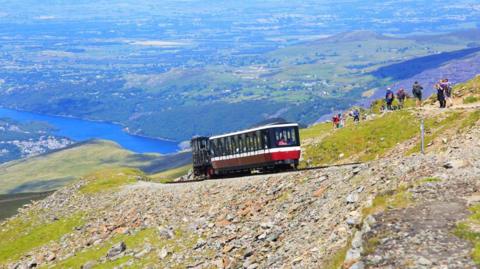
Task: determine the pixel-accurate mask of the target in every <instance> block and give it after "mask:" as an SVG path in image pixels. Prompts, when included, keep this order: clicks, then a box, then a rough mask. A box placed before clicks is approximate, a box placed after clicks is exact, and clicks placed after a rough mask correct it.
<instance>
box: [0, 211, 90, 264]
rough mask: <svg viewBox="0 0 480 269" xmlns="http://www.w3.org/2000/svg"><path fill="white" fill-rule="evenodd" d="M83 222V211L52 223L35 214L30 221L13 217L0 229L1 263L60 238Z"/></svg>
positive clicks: (15, 258)
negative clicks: (42, 220) (40, 218)
mask: <svg viewBox="0 0 480 269" xmlns="http://www.w3.org/2000/svg"><path fill="white" fill-rule="evenodd" d="M83 223H84V220H83V214H82V213H77V214H75V215H73V216H70V217H66V218H60V219H59V220H57V221H53V222H50V223H42V222H41V221H39V220H38V218H37V217H36V216H35V215H31V216H30V218H29V219H28V221H26V220H23V219H18V218H17V219H12V220H11V221H9V222H8V223H7V224H6V228H3V229H2V230H0V238H1V239H2V240H0V265H1V264H4V263H6V262H8V261H13V260H17V259H19V258H20V257H21V256H22V255H24V254H25V253H27V252H28V251H30V250H32V249H34V248H37V247H40V246H43V245H45V244H48V243H49V242H52V241H58V240H60V238H61V237H62V236H63V235H65V234H68V233H70V232H72V230H73V229H74V228H75V227H77V226H80V225H82V224H83ZM0 267H1V266H0Z"/></svg>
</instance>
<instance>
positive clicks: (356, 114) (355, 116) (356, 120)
mask: <svg viewBox="0 0 480 269" xmlns="http://www.w3.org/2000/svg"><path fill="white" fill-rule="evenodd" d="M352 115H353V122H354V123H355V124H358V123H359V122H360V111H358V109H355V110H353V113H352Z"/></svg>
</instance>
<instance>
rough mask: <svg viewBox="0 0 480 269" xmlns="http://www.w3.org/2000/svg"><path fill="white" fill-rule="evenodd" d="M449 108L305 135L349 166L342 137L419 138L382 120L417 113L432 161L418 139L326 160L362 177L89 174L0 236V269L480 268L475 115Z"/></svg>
mask: <svg viewBox="0 0 480 269" xmlns="http://www.w3.org/2000/svg"><path fill="white" fill-rule="evenodd" d="M473 82H474V84H475V83H476V82H475V81H473ZM474 88H475V89H476V88H478V86H477V84H475V85H474V86H473V87H471V89H474ZM471 94H473V95H472V96H476V95H478V92H477V91H474V92H472V93H471ZM461 98H464V100H465V98H466V96H465V95H464V94H463V95H462V96H461ZM457 101H458V100H457ZM457 104H458V105H457V107H456V108H453V109H447V110H441V111H440V110H438V109H435V108H434V107H433V106H429V105H427V106H426V107H425V108H423V109H422V110H415V109H409V110H406V111H401V112H389V113H386V114H385V115H383V116H376V117H373V118H372V119H371V120H370V121H369V122H365V123H364V122H362V123H360V125H359V126H351V127H346V128H344V129H342V130H335V131H332V130H331V129H330V127H329V128H323V127H325V126H320V128H318V130H315V129H310V130H309V131H310V133H308V135H310V142H309V143H313V144H319V146H320V149H324V148H325V143H326V142H325V141H330V140H331V141H334V143H332V144H330V148H332V149H338V150H342V151H339V152H342V153H343V152H346V153H348V154H350V153H349V152H347V151H345V150H348V149H349V148H348V147H347V146H348V144H346V146H345V145H343V144H342V143H339V142H338V138H339V137H342V136H343V135H352V134H354V133H359V132H360V131H361V132H363V133H365V134H368V133H369V131H370V130H376V129H378V128H377V127H378V126H389V125H392V124H398V123H400V124H402V125H401V126H402V128H403V129H408V128H415V129H416V130H417V132H418V129H417V128H418V126H417V125H416V122H415V124H410V125H411V126H407V125H406V124H405V122H404V121H392V122H391V123H390V124H389V122H388V121H389V120H392V119H411V117H412V115H414V116H418V115H423V116H424V117H428V118H427V119H426V123H427V127H428V129H427V136H426V138H427V142H428V143H427V154H426V155H420V154H418V153H415V152H416V151H417V152H418V150H417V148H416V147H417V146H418V133H414V132H413V131H412V130H413V129H411V130H407V131H408V132H407V133H404V135H402V136H398V135H397V133H391V132H390V131H389V130H383V132H382V133H380V134H381V135H382V136H381V137H380V136H375V135H370V136H369V137H368V139H366V140H358V141H357V140H354V141H356V142H355V143H356V144H357V145H352V141H353V140H347V142H348V143H350V145H351V147H352V148H355V147H358V150H359V151H358V152H352V154H350V155H348V154H344V155H341V154H340V155H338V154H337V155H338V156H337V155H332V157H331V158H332V160H334V161H337V162H341V161H345V160H356V159H355V158H360V157H362V156H363V157H362V158H366V157H369V158H370V156H374V157H375V156H376V157H375V158H373V160H369V161H368V162H364V163H362V164H359V165H345V166H337V167H329V168H325V169H313V170H302V171H297V172H290V173H282V174H270V175H256V176H249V177H242V178H229V179H222V180H212V181H203V182H194V183H182V184H175V185H172V184H170V185H166V184H159V183H154V182H152V181H150V180H151V178H150V177H148V176H146V175H145V174H144V173H142V172H141V171H140V170H135V169H132V168H115V169H114V168H108V169H104V170H101V171H98V172H95V173H93V174H91V175H89V176H85V177H83V178H82V179H81V180H79V181H74V182H73V183H71V184H70V185H68V186H66V187H63V188H61V189H60V190H58V191H57V192H55V193H54V194H52V195H51V196H50V197H48V198H46V199H45V200H42V201H38V202H34V203H32V204H31V205H28V206H25V207H24V208H23V209H21V210H20V212H19V214H18V215H16V216H15V217H13V218H11V219H8V220H7V221H5V222H3V223H1V224H0V238H2V240H1V241H0V268H34V267H44V268H250V269H253V268H340V267H342V268H353V269H359V268H476V267H477V264H480V229H478V227H480V190H479V189H480V180H479V179H480V178H479V176H478V175H479V171H480V160H479V158H478V156H480V140H479V139H478V137H480V121H479V120H480V115H479V113H478V106H477V105H478V104H468V105H460V104H459V103H457ZM408 115H410V116H408ZM398 116H400V117H398ZM379 123H382V124H384V125H378V124H379ZM326 127H328V126H326ZM349 128H350V129H349ZM382 128H386V127H382ZM328 129H330V130H328ZM397 129H398V128H397ZM387 131H388V132H387ZM315 132H322V133H323V132H329V133H328V134H327V135H321V137H322V138H318V137H317V138H315V137H314V136H315ZM389 132H390V133H389ZM303 134H307V133H306V132H305V131H304V132H303ZM371 134H376V133H375V132H372V133H371ZM335 138H337V139H335ZM400 138H401V139H403V140H399V139H400ZM328 139H330V140H328ZM395 139H397V140H395ZM364 149H367V150H364ZM372 150H375V151H374V152H373V153H374V154H373V153H372ZM312 156H313V155H312ZM365 156H366V157H365ZM336 158H339V159H336Z"/></svg>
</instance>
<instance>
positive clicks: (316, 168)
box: [165, 162, 363, 185]
mask: <svg viewBox="0 0 480 269" xmlns="http://www.w3.org/2000/svg"><path fill="white" fill-rule="evenodd" d="M360 164H363V163H362V162H353V163H342V164H333V165H322V166H312V167H304V168H298V169H296V170H287V171H280V172H267V173H261V174H244V175H242V174H236V175H230V176H224V177H221V178H212V179H207V178H204V179H192V180H186V181H172V182H167V183H165V184H169V185H176V184H188V183H195V182H202V181H207V180H222V179H225V178H238V177H248V176H255V175H272V174H284V173H292V172H301V171H309V170H321V169H327V168H332V167H343V166H354V165H360Z"/></svg>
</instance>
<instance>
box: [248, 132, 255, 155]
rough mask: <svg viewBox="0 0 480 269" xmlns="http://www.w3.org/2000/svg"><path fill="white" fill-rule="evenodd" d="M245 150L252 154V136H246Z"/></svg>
mask: <svg viewBox="0 0 480 269" xmlns="http://www.w3.org/2000/svg"><path fill="white" fill-rule="evenodd" d="M247 150H248V152H252V151H253V150H254V146H253V134H247Z"/></svg>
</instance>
